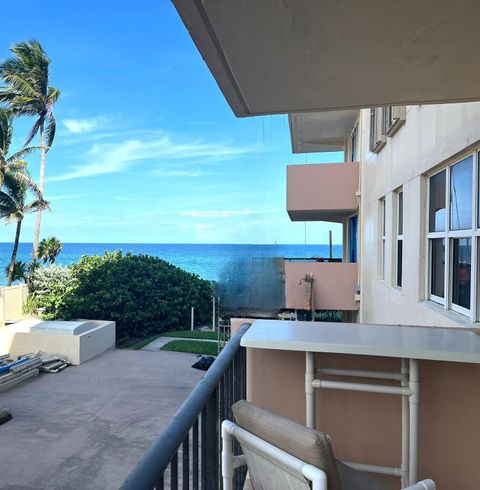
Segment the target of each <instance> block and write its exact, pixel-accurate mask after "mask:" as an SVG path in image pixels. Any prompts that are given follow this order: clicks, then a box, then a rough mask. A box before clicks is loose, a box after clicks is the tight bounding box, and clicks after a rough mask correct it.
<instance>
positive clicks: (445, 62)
mask: <svg viewBox="0 0 480 490" xmlns="http://www.w3.org/2000/svg"><path fill="white" fill-rule="evenodd" d="M172 1H173V3H174V5H175V7H176V9H177V11H178V12H179V14H180V16H181V18H182V20H183V22H184V24H185V25H186V27H187V29H188V31H189V32H190V35H191V37H192V38H193V40H194V42H195V44H196V45H197V48H198V50H199V51H200V53H201V55H202V56H203V58H204V59H205V61H206V63H207V65H208V67H209V68H210V71H211V72H212V73H213V76H214V77H215V79H216V81H217V83H218V85H219V87H220V89H221V90H222V92H223V94H224V95H225V97H226V99H227V101H228V103H229V104H230V106H231V107H232V109H233V111H234V113H235V114H236V115H237V116H252V115H261V114H276V113H282V114H284V113H293V112H305V111H324V110H338V109H351V108H362V107H372V106H379V105H404V104H424V103H439V102H466V101H471V100H479V99H480V83H479V80H480V62H479V60H478V56H476V48H477V47H478V46H479V45H480V29H479V28H478V18H479V15H480V3H479V2H478V0H457V1H455V2H453V1H450V0H422V1H418V0H403V1H394V0H362V1H358V0H341V1H338V0H336V1H334V0H321V1H320V0H289V1H284V0H261V1H259V0H243V1H238V0H221V1H219V0H195V1H192V0H172Z"/></svg>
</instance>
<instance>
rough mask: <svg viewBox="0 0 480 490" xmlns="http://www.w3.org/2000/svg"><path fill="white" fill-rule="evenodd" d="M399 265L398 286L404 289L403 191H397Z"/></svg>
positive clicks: (397, 273)
mask: <svg viewBox="0 0 480 490" xmlns="http://www.w3.org/2000/svg"><path fill="white" fill-rule="evenodd" d="M396 252H397V264H396V284H397V287H399V288H401V287H402V267H403V190H399V191H397V250H396Z"/></svg>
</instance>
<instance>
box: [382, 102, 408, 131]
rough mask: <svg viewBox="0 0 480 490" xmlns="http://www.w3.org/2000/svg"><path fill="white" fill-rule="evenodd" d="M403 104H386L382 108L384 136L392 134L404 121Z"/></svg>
mask: <svg viewBox="0 0 480 490" xmlns="http://www.w3.org/2000/svg"><path fill="white" fill-rule="evenodd" d="M405 118H406V108H405V106H400V107H396V106H391V105H390V106H386V107H384V108H383V129H384V132H385V136H393V135H394V134H395V133H396V132H397V131H398V130H399V129H400V127H401V126H402V124H403V123H404V122H405Z"/></svg>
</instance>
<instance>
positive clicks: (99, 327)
mask: <svg viewBox="0 0 480 490" xmlns="http://www.w3.org/2000/svg"><path fill="white" fill-rule="evenodd" d="M63 323H65V324H75V325H78V326H80V327H81V328H82V330H81V331H79V332H78V333H70V334H69V333H68V332H65V331H63V330H62V329H60V328H48V327H49V324H53V326H52V327H55V326H57V325H59V324H63ZM114 347H115V322H107V321H97V320H85V321H83V322H82V321H81V320H80V321H79V322H42V321H41V320H34V319H32V320H25V321H23V322H19V323H16V324H13V325H7V326H3V327H0V354H7V353H9V354H10V355H11V356H13V357H16V356H21V355H24V354H28V353H32V352H33V353H35V352H38V351H41V352H43V353H45V354H52V355H60V356H62V357H67V358H68V360H69V361H70V362H71V363H72V364H75V365H78V364H82V363H84V362H85V361H88V360H89V359H92V358H93V357H95V356H97V355H98V354H101V353H102V352H105V351H106V350H108V349H113V348H114Z"/></svg>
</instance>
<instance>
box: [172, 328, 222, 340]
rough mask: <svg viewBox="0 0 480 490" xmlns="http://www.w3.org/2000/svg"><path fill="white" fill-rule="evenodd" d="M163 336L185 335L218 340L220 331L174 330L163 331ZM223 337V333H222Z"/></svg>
mask: <svg viewBox="0 0 480 490" xmlns="http://www.w3.org/2000/svg"><path fill="white" fill-rule="evenodd" d="M162 336H163V337H183V338H185V339H207V340H217V338H218V332H204V331H203V330H193V331H192V330H174V331H173V332H164V333H162ZM220 339H222V335H220Z"/></svg>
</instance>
